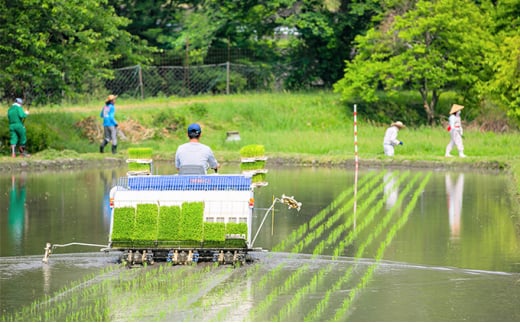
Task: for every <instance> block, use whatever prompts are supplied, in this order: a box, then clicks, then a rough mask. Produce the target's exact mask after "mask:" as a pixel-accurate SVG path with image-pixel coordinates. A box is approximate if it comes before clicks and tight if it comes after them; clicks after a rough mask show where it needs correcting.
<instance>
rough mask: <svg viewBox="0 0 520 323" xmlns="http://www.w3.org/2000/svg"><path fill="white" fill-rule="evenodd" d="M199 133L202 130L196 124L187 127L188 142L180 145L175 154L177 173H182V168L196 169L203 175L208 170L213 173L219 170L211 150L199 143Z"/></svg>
mask: <svg viewBox="0 0 520 323" xmlns="http://www.w3.org/2000/svg"><path fill="white" fill-rule="evenodd" d="M201 133H202V129H201V128H200V126H199V125H198V124H196V123H193V124H191V125H190V126H189V127H188V138H189V142H187V143H185V144H182V145H180V146H179V147H178V148H177V151H176V152H175V167H176V168H177V170H178V171H179V173H183V168H189V167H196V168H197V167H198V168H199V169H200V173H204V174H205V173H207V170H208V168H212V169H214V170H215V172H216V171H217V170H218V168H220V164H219V163H218V162H217V160H216V159H215V155H214V154H213V151H212V150H211V148H209V147H208V146H206V145H204V144H202V143H200V136H201Z"/></svg>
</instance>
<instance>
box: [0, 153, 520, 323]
mask: <svg viewBox="0 0 520 323" xmlns="http://www.w3.org/2000/svg"><path fill="white" fill-rule="evenodd" d="M237 171H238V167H234V166H229V167H227V168H226V166H224V167H223V169H222V172H223V173H234V172H237ZM125 173H126V167H122V168H114V169H88V168H86V169H82V170H75V171H56V172H50V171H49V172H38V173H31V172H27V173H18V172H17V173H12V174H5V173H4V174H2V175H0V228H1V229H0V243H1V245H0V248H1V249H0V290H1V293H0V308H1V313H0V316H2V315H3V316H2V318H3V319H4V320H10V319H14V320H31V321H56V320H57V321H520V311H519V310H518V308H520V307H519V306H520V236H519V233H518V231H517V230H516V229H515V225H516V223H515V221H516V220H515V219H514V217H513V216H514V215H515V214H516V213H515V212H517V210H513V209H512V203H511V201H510V197H509V195H508V193H507V184H506V183H507V177H506V176H507V175H506V174H503V173H498V172H492V173H482V172H477V171H468V170H464V171H463V172H462V171H461V172H459V171H453V170H450V171H430V170H405V169H399V170H391V169H362V170H360V172H359V174H358V180H357V186H355V185H354V184H355V174H354V171H353V170H352V169H337V168H277V169H269V173H268V174H267V180H268V182H269V185H268V186H265V187H261V188H258V189H255V209H254V218H253V221H254V222H253V234H255V233H256V232H257V229H258V228H259V226H260V224H261V223H262V222H263V220H264V218H265V222H263V226H262V228H261V230H260V231H259V234H258V236H257V238H256V240H255V242H254V247H261V248H263V249H264V250H266V251H265V252H254V253H252V255H253V257H254V258H255V259H256V260H255V262H253V263H252V264H247V265H245V266H242V267H239V268H233V267H232V266H216V265H214V264H213V263H204V264H199V265H197V266H168V265H167V264H165V263H156V264H154V265H152V266H147V267H141V268H132V269H126V268H124V267H121V266H120V265H119V264H117V263H116V261H117V258H118V255H117V253H113V252H111V253H103V252H100V251H99V249H100V248H96V247H85V246H70V247H67V248H57V249H55V250H54V254H53V255H52V256H51V257H50V259H49V263H48V264H44V263H42V261H41V260H42V257H43V252H44V247H45V243H46V242H51V243H53V244H66V243H70V242H84V243H93V244H101V245H103V244H107V243H108V233H109V227H110V208H109V197H108V192H109V190H110V188H111V187H112V186H113V185H115V183H116V182H117V179H118V178H119V177H120V176H124V175H125ZM155 173H157V174H171V173H173V167H172V166H171V165H170V164H166V163H165V164H161V163H157V164H156V165H155ZM282 194H285V195H288V196H294V198H295V199H296V200H297V201H299V202H301V203H302V207H301V210H300V211H297V210H295V209H288V208H287V206H286V205H284V204H275V207H274V213H269V214H267V216H266V212H267V210H268V209H269V207H270V206H271V205H272V203H273V200H274V199H275V198H277V197H281V196H282ZM14 313H18V315H19V316H12V315H14Z"/></svg>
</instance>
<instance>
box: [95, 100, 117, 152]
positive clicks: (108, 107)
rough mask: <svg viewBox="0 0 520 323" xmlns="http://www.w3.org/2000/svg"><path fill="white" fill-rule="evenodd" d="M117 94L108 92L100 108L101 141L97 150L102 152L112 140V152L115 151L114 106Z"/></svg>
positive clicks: (115, 122)
mask: <svg viewBox="0 0 520 323" xmlns="http://www.w3.org/2000/svg"><path fill="white" fill-rule="evenodd" d="M116 98H117V95H113V94H110V95H109V96H108V97H107V99H106V101H105V106H103V109H101V113H100V117H101V118H103V142H102V143H101V146H99V152H100V153H103V151H104V149H105V146H106V145H107V144H108V143H109V142H112V154H115V153H117V121H116V119H115V114H116V108H115V106H114V104H115V102H116Z"/></svg>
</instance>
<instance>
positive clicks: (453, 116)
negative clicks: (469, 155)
mask: <svg viewBox="0 0 520 323" xmlns="http://www.w3.org/2000/svg"><path fill="white" fill-rule="evenodd" d="M462 109H464V106H462V105H458V104H454V105H452V106H451V110H450V117H449V122H450V125H449V126H448V131H449V132H450V142H449V143H448V145H447V146H446V154H445V156H446V157H452V155H451V154H450V153H451V150H452V149H453V146H456V147H457V150H458V151H459V157H466V155H464V145H463V143H462V134H463V131H462V122H461V120H460V111H461V110H462Z"/></svg>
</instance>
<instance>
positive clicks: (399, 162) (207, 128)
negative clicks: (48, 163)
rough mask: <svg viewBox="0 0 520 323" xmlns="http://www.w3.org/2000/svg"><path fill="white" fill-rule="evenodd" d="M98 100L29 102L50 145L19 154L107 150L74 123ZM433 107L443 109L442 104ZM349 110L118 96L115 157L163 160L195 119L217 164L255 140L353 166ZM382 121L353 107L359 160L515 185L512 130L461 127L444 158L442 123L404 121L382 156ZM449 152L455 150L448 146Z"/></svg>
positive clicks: (312, 103)
mask: <svg viewBox="0 0 520 323" xmlns="http://www.w3.org/2000/svg"><path fill="white" fill-rule="evenodd" d="M102 104H103V103H102V102H94V103H90V104H86V105H78V106H67V107H43V108H33V109H32V110H31V115H30V116H29V118H28V119H27V122H26V126H27V128H28V129H29V128H30V127H43V128H44V129H48V130H49V132H52V133H53V134H52V135H51V136H50V137H51V138H52V143H51V145H50V146H51V147H52V148H54V149H51V150H46V151H42V152H39V153H36V154H33V156H32V157H31V158H30V159H25V161H27V162H29V163H32V162H36V161H38V160H42V159H57V158H81V159H101V158H106V157H113V156H112V155H111V154H103V155H101V154H99V152H98V145H99V141H100V138H99V137H98V138H96V139H95V140H93V141H89V140H88V139H87V138H86V137H84V136H83V135H82V130H85V129H78V128H77V127H75V124H76V123H78V122H79V121H81V120H84V119H85V118H87V117H92V119H93V120H94V124H97V125H100V123H101V119H100V118H99V110H100V107H101V105H102ZM441 109H444V110H446V111H448V109H449V106H447V107H445V108H442V107H440V108H439V110H441ZM352 110H353V107H352V106H346V105H345V104H342V103H341V102H340V98H339V96H338V95H336V94H332V93H312V94H248V95H232V96H202V97H191V98H152V99H148V100H145V101H139V100H126V99H123V98H120V99H118V101H117V102H116V119H117V120H118V121H119V123H120V128H121V129H122V130H124V132H125V135H126V136H127V137H128V138H133V141H132V140H126V141H125V140H120V144H119V145H118V146H119V147H118V148H119V152H118V154H117V155H116V156H117V157H120V158H125V157H126V149H128V148H129V147H139V146H140V147H151V148H153V151H154V158H156V159H164V160H171V159H172V158H173V155H174V153H175V149H176V147H177V146H178V145H179V144H181V143H183V142H185V141H186V136H185V129H186V126H187V125H188V124H189V123H192V122H199V123H200V124H201V125H202V129H203V137H202V141H203V142H204V143H206V144H208V145H209V146H211V147H212V148H213V150H214V152H215V154H216V156H217V158H218V159H219V161H220V162H223V163H225V162H229V161H235V162H238V161H239V149H240V147H242V146H244V145H248V144H262V145H264V146H265V150H266V152H267V155H268V156H269V157H270V160H272V161H274V160H276V159H277V158H281V159H283V160H284V162H285V163H297V164H310V163H320V164H326V165H334V164H342V165H353V161H354V131H353V128H354V127H353V111H352ZM42 125H43V126H42ZM125 125H126V127H125ZM136 125H139V126H142V128H140V127H136ZM387 126H388V125H377V124H373V123H371V122H369V121H367V120H366V119H365V118H364V116H363V107H362V106H358V151H359V158H360V167H363V165H367V164H371V165H374V164H377V165H381V166H383V167H384V166H393V165H396V166H406V167H414V166H420V167H436V168H438V167H447V168H457V167H482V168H490V167H491V168H501V169H507V170H509V171H511V172H512V174H513V176H512V178H514V179H515V180H516V181H514V182H513V183H514V184H513V185H514V187H515V188H516V189H517V190H518V191H520V151H519V150H520V148H519V143H520V134H519V133H517V132H515V133H507V134H496V133H492V132H480V131H478V130H477V129H469V128H466V129H465V133H464V135H465V138H464V145H465V148H466V149H465V153H466V155H467V156H468V158H465V159H461V158H458V157H454V158H445V157H444V150H445V147H446V144H447V143H448V141H449V134H448V132H447V131H446V130H445V129H444V128H443V127H442V126H436V127H426V126H423V127H417V128H414V127H410V126H409V127H407V128H406V129H404V130H401V131H400V133H399V139H400V140H402V141H403V142H404V145H403V146H398V147H397V148H396V156H395V157H394V158H389V157H386V156H384V154H383V149H382V139H383V135H384V131H385V129H386V127H387ZM176 127H177V129H175V128H176ZM29 130H30V129H29ZM227 131H239V132H240V137H241V141H239V142H226V140H225V139H226V132H227ZM132 132H133V133H132ZM99 135H100V134H98V136H99ZM144 138H147V139H144ZM31 139H32V138H30V137H29V141H30V140H31ZM107 148H108V147H107ZM107 150H110V149H109V148H108V149H107ZM2 153H3V154H2V156H1V157H0V163H19V162H20V159H16V160H13V159H12V158H11V157H9V156H8V149H7V147H3V148H2ZM452 154H453V155H457V151H456V149H454V150H453V151H452Z"/></svg>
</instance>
